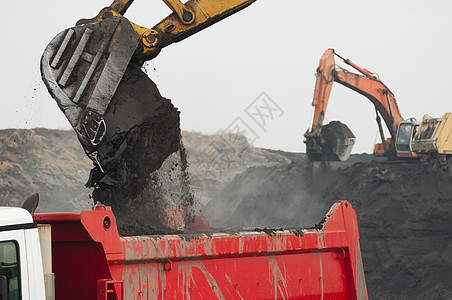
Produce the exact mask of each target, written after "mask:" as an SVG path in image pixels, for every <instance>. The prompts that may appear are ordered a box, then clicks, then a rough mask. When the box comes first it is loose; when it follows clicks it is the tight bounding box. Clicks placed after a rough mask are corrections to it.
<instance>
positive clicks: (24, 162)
mask: <svg viewBox="0 0 452 300" xmlns="http://www.w3.org/2000/svg"><path fill="white" fill-rule="evenodd" d="M91 165H92V164H91V161H90V160H89V159H88V158H87V157H86V156H85V154H84V152H83V149H82V147H81V145H80V144H79V142H78V140H77V138H76V136H75V133H74V132H72V131H63V130H49V129H44V128H36V129H32V130H23V129H5V130H0V204H1V205H7V206H22V203H23V202H24V201H25V199H27V198H28V197H29V196H30V195H32V194H34V193H36V192H39V193H40V196H41V197H40V198H41V202H40V204H39V206H38V212H49V211H79V210H87V209H88V210H89V209H90V208H91V206H92V200H90V199H89V193H90V190H88V189H86V188H85V187H84V186H83V183H84V182H85V181H86V178H87V177H88V174H89V168H90V166H91Z"/></svg>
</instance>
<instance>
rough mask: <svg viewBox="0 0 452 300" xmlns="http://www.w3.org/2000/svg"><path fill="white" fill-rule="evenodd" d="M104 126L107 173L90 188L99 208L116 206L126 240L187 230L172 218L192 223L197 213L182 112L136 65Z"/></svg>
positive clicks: (102, 154) (95, 175) (96, 173)
mask: <svg viewBox="0 0 452 300" xmlns="http://www.w3.org/2000/svg"><path fill="white" fill-rule="evenodd" d="M105 122H106V124H107V133H106V136H105V138H104V139H103V141H102V142H101V143H100V144H99V147H98V151H99V159H100V161H101V163H102V168H103V171H104V172H103V173H102V172H100V170H99V169H98V168H97V167H95V168H94V169H93V170H92V172H91V175H90V180H89V181H88V183H87V186H89V187H92V186H94V187H95V189H94V191H93V198H94V201H95V203H102V204H105V205H109V206H111V207H112V209H113V212H114V213H115V216H116V219H117V222H118V229H119V232H120V234H122V235H139V234H152V233H165V232H170V231H173V232H174V231H175V230H176V231H180V230H184V228H185V227H184V226H183V224H181V221H178V220H168V217H167V216H168V215H170V216H172V217H173V218H174V219H179V218H181V217H182V218H185V217H187V218H188V216H190V215H191V210H192V208H193V197H192V193H191V192H190V190H189V177H188V174H187V171H186V168H187V162H186V155H185V149H184V147H183V145H182V142H181V135H180V128H179V111H177V108H175V107H174V106H173V105H172V104H171V101H170V100H168V99H165V98H163V97H162V96H161V95H160V93H159V91H158V89H157V86H156V85H155V83H154V82H152V80H151V79H149V78H148V77H147V75H146V74H145V73H144V72H143V71H142V70H141V68H140V67H139V65H137V64H134V63H131V64H130V65H129V67H128V69H127V70H126V73H125V74H124V77H123V79H122V81H121V83H120V85H119V87H118V89H117V91H116V93H115V95H114V97H113V99H112V101H111V103H110V105H109V107H108V109H107V111H106V113H105ZM174 211H178V213H177V214H176V215H174ZM182 223H183V222H182Z"/></svg>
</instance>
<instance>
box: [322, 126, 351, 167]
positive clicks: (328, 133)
mask: <svg viewBox="0 0 452 300" xmlns="http://www.w3.org/2000/svg"><path fill="white" fill-rule="evenodd" d="M321 135H322V140H323V143H322V158H321V159H322V161H339V160H342V159H341V158H340V157H341V155H340V153H341V151H342V149H341V145H342V144H343V141H345V140H346V139H349V138H354V137H355V136H354V135H353V133H352V131H351V130H350V129H349V128H348V126H347V125H345V124H344V123H341V122H339V121H332V122H330V123H328V124H327V125H324V126H322V132H321ZM338 154H339V155H338Z"/></svg>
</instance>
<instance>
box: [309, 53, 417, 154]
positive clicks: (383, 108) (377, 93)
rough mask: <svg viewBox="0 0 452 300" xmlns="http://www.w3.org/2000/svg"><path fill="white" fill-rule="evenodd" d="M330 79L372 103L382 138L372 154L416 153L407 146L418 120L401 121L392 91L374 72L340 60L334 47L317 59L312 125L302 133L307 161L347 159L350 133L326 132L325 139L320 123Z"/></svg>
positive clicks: (323, 115)
mask: <svg viewBox="0 0 452 300" xmlns="http://www.w3.org/2000/svg"><path fill="white" fill-rule="evenodd" d="M334 56H337V57H339V58H340V59H342V61H343V62H344V63H345V64H347V65H349V66H351V67H353V68H354V69H356V70H357V71H358V72H359V73H360V74H355V73H352V72H349V71H348V70H346V69H343V68H341V67H339V66H337V65H336V63H335V60H334ZM333 82H338V83H340V84H342V85H344V86H346V87H348V88H350V89H352V90H354V91H356V92H358V93H359V94H361V95H363V96H365V97H366V98H367V99H369V100H370V101H371V102H372V103H373V104H374V106H375V112H376V114H377V118H376V120H377V124H378V128H379V131H380V137H381V141H382V142H381V143H380V144H376V145H375V148H374V155H377V156H389V157H391V156H392V157H416V156H417V154H416V153H413V152H412V151H411V149H410V140H411V137H412V136H413V134H414V133H415V129H416V126H418V125H419V123H418V122H416V121H415V120H414V119H410V120H407V121H404V120H403V118H402V115H401V113H400V110H399V107H398V105H397V101H396V99H395V96H394V94H393V93H392V92H391V90H390V89H389V88H388V87H387V86H386V85H385V84H384V83H383V82H381V80H380V79H379V78H378V76H377V75H376V74H374V73H372V72H370V71H369V70H366V69H364V68H361V67H359V66H358V65H356V64H355V63H353V62H352V61H351V60H349V59H344V58H343V57H341V56H340V55H338V54H337V53H336V52H335V51H334V49H328V50H326V51H325V53H324V54H323V56H322V57H321V58H320V63H319V67H318V68H317V73H316V84H315V91H314V99H313V101H312V106H313V108H314V111H313V118H312V125H311V128H310V129H308V131H307V132H306V133H305V138H306V141H305V143H306V153H307V154H308V156H309V158H310V159H311V160H313V161H319V160H327V161H332V160H333V161H334V160H337V161H344V160H347V159H348V157H349V156H350V153H351V148H352V147H353V144H354V140H355V139H354V136H353V134H352V133H351V132H349V134H348V135H347V134H345V135H344V133H343V132H342V133H341V132H339V133H338V132H336V133H335V134H331V132H329V133H328V138H326V134H325V133H326V126H324V125H323V120H324V118H325V112H326V108H327V105H328V100H329V98H330V93H331V88H332V86H333ZM381 118H383V120H384V122H385V124H386V127H387V128H388V130H389V133H390V135H391V137H390V138H388V139H386V138H385V136H384V132H383V128H382V125H381ZM330 124H331V123H330ZM327 126H328V125H327ZM344 126H345V125H344ZM347 130H348V128H347ZM341 131H344V130H341ZM346 133H347V132H346ZM331 136H333V137H331ZM325 152H330V153H331V152H332V154H330V155H324V154H325Z"/></svg>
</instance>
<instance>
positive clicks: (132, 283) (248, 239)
mask: <svg viewBox="0 0 452 300" xmlns="http://www.w3.org/2000/svg"><path fill="white" fill-rule="evenodd" d="M34 219H35V221H36V222H38V223H45V224H51V225H52V227H51V228H52V259H53V262H52V263H53V272H54V273H55V295H56V299H99V300H100V299H102V300H105V299H117V300H122V299H133V300H135V299H160V298H167V299H201V298H203V299H289V298H303V299H367V291H366V284H365V279H364V271H363V265H362V260H361V250H360V246H359V233H358V224H357V220H356V215H355V212H354V210H353V209H352V207H351V205H350V204H349V203H348V202H347V201H339V202H336V203H335V204H334V205H333V206H332V207H331V209H330V211H329V212H328V213H327V215H326V216H325V218H324V219H323V220H322V222H321V223H320V224H319V225H316V227H315V228H312V229H292V230H291V229H288V230H263V231H258V230H256V231H253V232H250V231H243V232H230V233H212V234H195V235H186V234H181V235H154V236H133V237H120V236H119V235H118V231H117V228H116V221H115V217H114V215H113V213H112V211H111V210H110V208H109V207H105V206H95V207H94V208H93V210H92V211H82V212H77V213H49V214H35V216H34Z"/></svg>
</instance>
